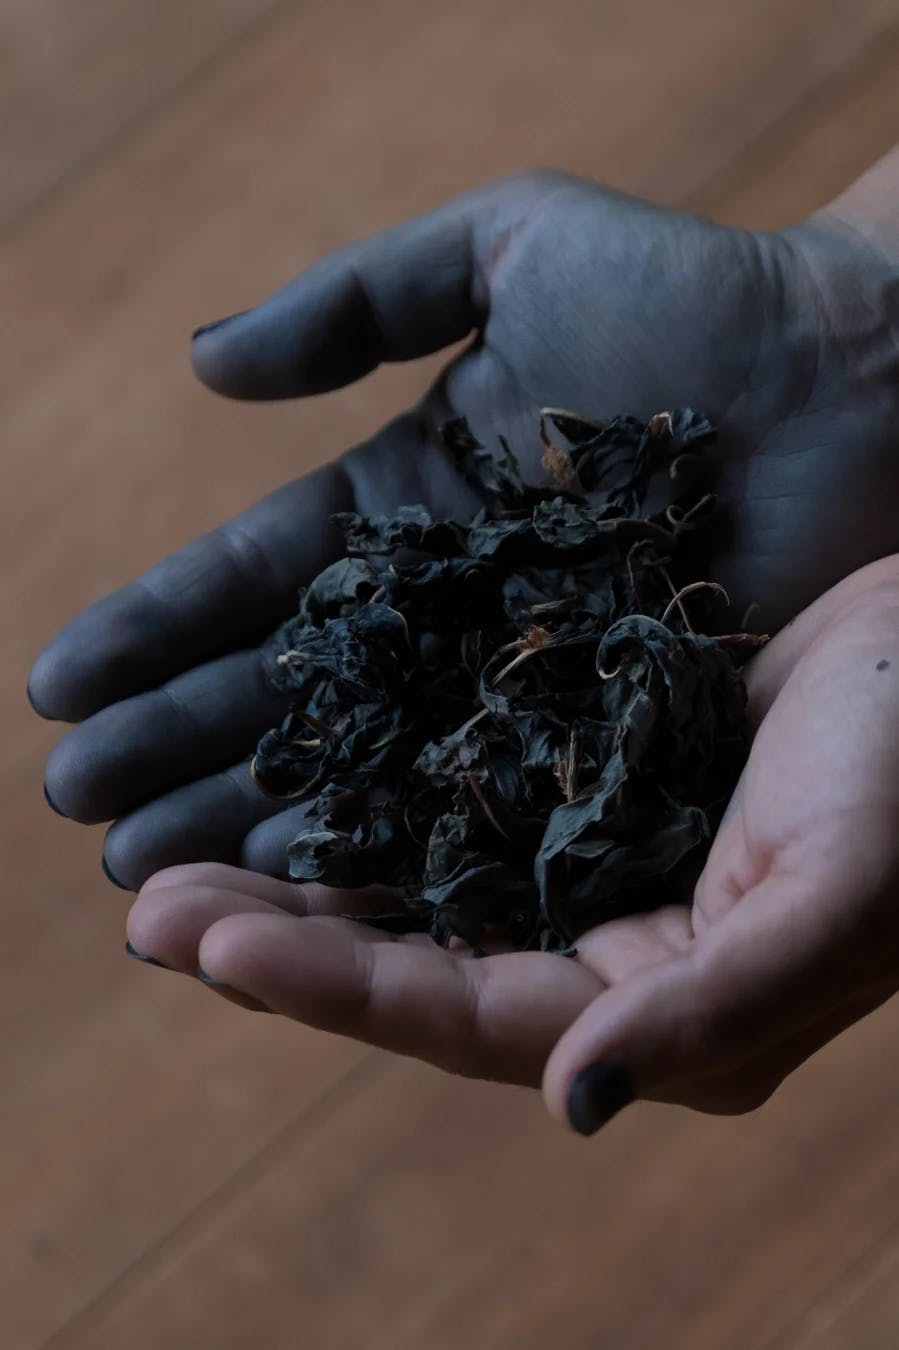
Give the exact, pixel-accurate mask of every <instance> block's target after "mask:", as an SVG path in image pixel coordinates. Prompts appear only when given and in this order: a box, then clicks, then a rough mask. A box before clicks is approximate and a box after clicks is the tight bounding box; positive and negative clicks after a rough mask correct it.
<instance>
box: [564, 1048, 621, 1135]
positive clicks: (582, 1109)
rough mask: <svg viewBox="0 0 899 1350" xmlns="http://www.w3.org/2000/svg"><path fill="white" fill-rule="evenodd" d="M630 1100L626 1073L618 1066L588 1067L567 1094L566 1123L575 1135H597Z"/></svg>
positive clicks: (592, 1065) (599, 1065) (591, 1065)
mask: <svg viewBox="0 0 899 1350" xmlns="http://www.w3.org/2000/svg"><path fill="white" fill-rule="evenodd" d="M633 1100H634V1090H633V1088H632V1087H631V1080H630V1078H629V1076H628V1072H627V1069H625V1068H624V1067H623V1066H622V1065H621V1064H590V1065H588V1067H587V1068H586V1069H581V1071H580V1073H579V1074H578V1075H577V1077H576V1078H575V1080H574V1082H573V1083H572V1084H571V1087H570V1089H569V1091H568V1119H569V1121H570V1122H571V1125H572V1128H573V1129H575V1130H577V1132H578V1134H588V1135H589V1134H596V1131H597V1130H599V1129H601V1128H602V1126H603V1125H605V1124H607V1123H608V1122H609V1121H610V1120H611V1119H612V1117H613V1116H617V1114H618V1112H619V1111H621V1110H622V1109H623V1108H624V1107H625V1106H630V1104H631V1102H632V1101H633Z"/></svg>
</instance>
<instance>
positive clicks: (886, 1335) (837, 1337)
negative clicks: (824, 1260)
mask: <svg viewBox="0 0 899 1350" xmlns="http://www.w3.org/2000/svg"><path fill="white" fill-rule="evenodd" d="M897 1329H899V1223H897V1224H895V1225H894V1227H893V1230H892V1232H891V1233H890V1234H889V1235H888V1236H887V1237H886V1238H885V1239H884V1240H883V1241H882V1242H879V1243H877V1244H876V1245H875V1244H872V1249H871V1250H870V1251H867V1252H865V1253H864V1254H863V1256H862V1257H860V1258H859V1259H858V1261H856V1262H855V1264H854V1265H853V1266H852V1268H851V1269H850V1270H848V1271H847V1272H846V1274H845V1275H844V1276H843V1278H842V1279H840V1280H838V1281H836V1283H835V1284H834V1285H832V1286H831V1287H830V1288H829V1289H827V1290H826V1291H825V1292H823V1293H822V1295H821V1297H820V1298H817V1299H815V1300H814V1302H813V1303H812V1304H811V1306H810V1307H809V1308H807V1309H806V1310H805V1312H804V1314H803V1315H802V1317H800V1318H798V1319H797V1321H796V1322H795V1323H793V1324H791V1325H790V1326H789V1327H787V1328H786V1329H785V1332H784V1334H783V1336H781V1337H779V1338H778V1340H777V1342H776V1344H775V1343H773V1342H772V1344H771V1347H770V1350H856V1347H864V1350H895V1346H896V1340H897ZM765 1350H769V1347H767V1346H766V1347H765Z"/></svg>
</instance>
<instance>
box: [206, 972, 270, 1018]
mask: <svg viewBox="0 0 899 1350" xmlns="http://www.w3.org/2000/svg"><path fill="white" fill-rule="evenodd" d="M197 979H198V980H202V981H203V983H204V984H208V985H209V988H210V989H214V990H215V992H216V993H217V994H219V995H221V997H222V998H226V999H227V1000H228V1002H229V1003H236V1004H237V1006H238V1008H247V1009H248V1010H249V1011H250V1012H264V1013H270V1012H271V1008H267V1007H266V1006H265V1004H264V1003H260V1002H259V1000H258V998H251V997H250V995H249V994H242V993H241V992H240V990H239V989H232V988H231V985H230V984H220V983H219V981H218V980H214V979H213V978H212V976H211V975H207V974H206V971H205V970H201V969H199V967H198V968H197Z"/></svg>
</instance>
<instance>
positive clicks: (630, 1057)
mask: <svg viewBox="0 0 899 1350" xmlns="http://www.w3.org/2000/svg"><path fill="white" fill-rule="evenodd" d="M748 677H749V678H748V683H749V690H750V713H751V721H752V723H753V725H754V727H755V728H756V730H755V735H754V739H753V743H752V749H751V753H750V757H749V761H748V763H747V766H746V769H745V771H744V773H743V776H742V778H741V780H740V783H739V785H738V787H737V789H736V792H735V794H734V797H733V799H732V801H731V803H730V806H729V809H728V812H727V814H726V817H725V820H724V822H723V824H722V826H721V828H720V830H719V832H718V835H717V836H716V839H715V842H714V845H713V847H712V850H711V853H710V855H709V858H708V860H707V863H706V866H705V869H704V871H703V872H702V874H701V876H700V878H699V881H698V884H697V886H696V889H695V894H694V897H693V902H692V905H683V906H678V907H669V908H665V909H661V910H658V911H656V912H654V913H644V914H640V915H637V916H633V917H630V918H623V919H618V920H615V921H613V922H610V923H607V924H604V925H602V926H600V927H598V928H596V929H594V930H592V931H591V932H589V933H586V934H584V935H583V937H582V938H581V939H580V940H579V941H578V951H577V956H576V957H575V958H573V959H572V958H566V957H562V956H556V955H550V954H544V953H505V954H496V955H491V956H487V957H485V958H482V959H474V958H473V957H472V956H471V955H470V954H469V953H468V952H467V951H465V950H462V949H458V950H455V951H445V950H443V949H442V948H440V947H438V946H436V945H435V944H434V943H432V942H431V940H430V939H429V938H426V937H423V936H420V935H418V936H411V937H408V938H399V937H390V936H388V935H386V934H384V933H383V932H380V931H378V930H376V929H373V928H367V927H365V925H364V924H362V923H358V922H355V921H354V920H353V919H350V918H347V917H343V916H345V915H346V914H348V913H354V912H355V913H359V914H361V915H364V913H365V912H366V909H368V910H371V909H372V908H374V909H378V908H382V907H383V901H382V900H379V899H378V898H377V897H376V896H367V895H365V894H364V893H357V894H355V895H354V894H352V893H349V892H342V893H341V892H337V891H328V890H326V889H325V888H323V887H320V886H310V887H304V886H294V885H290V884H288V883H285V882H282V881H278V880H276V879H273V878H271V877H266V876H260V875H256V874H254V873H251V872H246V871H241V870H238V869H236V868H230V867H225V866H221V865H215V864H200V865H196V866H189V867H180V868H174V869H170V870H167V871H163V872H161V873H160V874H158V875H157V876H154V877H153V878H151V879H150V880H149V881H148V882H147V883H146V885H145V886H144V887H143V889H142V891H141V893H140V895H139V896H138V898H137V900H136V901H135V903H134V905H133V908H132V910H131V913H130V916H129V919H128V936H129V939H130V941H131V943H132V944H133V946H134V948H135V949H136V950H137V951H138V952H140V953H141V954H143V955H144V956H149V957H152V958H154V959H155V960H157V961H160V962H162V963H163V964H164V965H166V966H168V967H170V968H171V969H173V970H178V971H182V972H184V973H185V974H187V975H196V974H197V973H198V971H199V970H202V971H203V973H204V976H205V977H207V978H208V979H211V980H212V981H215V982H216V984H217V986H218V988H219V989H220V990H221V991H222V992H224V993H225V994H226V995H228V994H232V995H234V993H235V991H236V997H237V998H238V999H242V1000H244V1001H247V1002H249V1004H250V1006H252V1005H253V1004H256V1005H259V1006H261V1007H264V1008H265V1009H266V1010H269V1011H272V1012H276V1013H280V1014H282V1015H284V1016H287V1017H292V1018H295V1019H296V1020H297V1021H300V1022H305V1023H308V1024H310V1025H312V1026H316V1027H321V1028H324V1029H325V1030H328V1031H333V1032H338V1033H340V1034H342V1035H346V1036H352V1037H355V1038H358V1039H360V1040H363V1041H368V1042H371V1043H373V1044H375V1045H379V1046H383V1047H386V1048H388V1049H391V1050H395V1051H398V1052H400V1053H402V1054H406V1055H412V1056H416V1057H418V1058H421V1059H425V1060H428V1061H430V1062H431V1063H433V1064H436V1065H439V1066H441V1067H442V1068H444V1069H448V1070H451V1071H453V1072H456V1073H461V1074H467V1075H471V1076H477V1077H488V1078H494V1079H499V1080H503V1081H509V1082H514V1083H522V1084H530V1085H536V1084H538V1083H539V1082H540V1081H541V1078H542V1081H543V1089H544V1093H545V1096H546V1100H547V1103H548V1105H549V1108H550V1110H551V1111H552V1112H553V1114H554V1115H556V1116H557V1117H559V1118H564V1117H566V1116H567V1117H568V1119H569V1121H570V1123H572V1124H573V1125H574V1126H575V1127H576V1128H578V1129H580V1130H581V1131H582V1132H585V1133H592V1132H593V1130H595V1129H596V1128H598V1126H599V1125H601V1124H602V1123H604V1121H605V1120H607V1119H608V1118H609V1117H610V1116H611V1115H612V1114H613V1113H614V1112H615V1110H617V1109H619V1108H620V1107H621V1106H623V1105H625V1104H626V1103H627V1102H628V1101H629V1100H630V1098H631V1097H632V1096H633V1095H636V1096H638V1097H641V1098H650V1099H654V1100H661V1101H670V1102H679V1103H683V1104H684V1105H687V1106H691V1107H695V1108H697V1109H700V1110H705V1111H714V1112H736V1111H743V1110H747V1109H749V1108H752V1107H754V1106H757V1105H759V1104H760V1103H761V1102H762V1101H764V1100H765V1099H766V1098H767V1097H768V1096H769V1095H770V1094H771V1092H773V1090H774V1089H775V1087H776V1086H777V1085H778V1084H779V1083H780V1082H781V1080H782V1079H783V1078H784V1077H785V1076H786V1075H787V1074H788V1073H790V1072H791V1070H792V1069H794V1068H795V1067H796V1066H797V1065H798V1064H800V1063H801V1062H802V1061H803V1060H804V1059H806V1058H807V1057H808V1056H809V1055H810V1054H812V1053H813V1052H814V1051H815V1050H816V1049H817V1048H819V1047H820V1046H821V1045H822V1044H824V1043H825V1042H826V1041H828V1040H829V1039H831V1038H832V1037H833V1036H835V1035H836V1034H837V1033H838V1032H839V1031H841V1030H842V1029H843V1028H845V1027H846V1026H848V1025H849V1024H850V1023H852V1022H854V1021H856V1020H857V1019H858V1018H860V1017H862V1016H863V1015H864V1014H865V1013H867V1012H869V1011H870V1010H871V1009H873V1008H874V1007H876V1006H877V1005H878V1004H880V1003H882V1002H883V1001H884V1000H885V999H886V998H888V997H889V996H890V995H891V994H892V993H893V992H895V990H896V989H897V987H899V929H897V925H896V922H895V909H896V893H897V885H899V828H897V827H899V558H891V559H887V560H885V561H883V562H880V563H876V564H874V565H872V566H871V567H868V568H865V569H863V570H862V571H860V572H858V573H856V574H854V575H853V576H851V577H850V578H848V579H847V580H846V581H844V582H843V583H841V584H840V585H839V586H837V587H836V588H835V589H834V590H832V591H831V592H829V593H828V594H827V595H826V596H824V597H822V598H821V599H820V600H818V601H817V602H816V603H815V604H814V605H812V606H811V608H809V609H807V610H806V611H805V612H804V613H803V614H801V615H800V617H799V618H798V619H797V620H796V621H795V623H793V624H792V625H790V626H789V627H787V628H785V629H784V630H783V631H782V632H781V633H780V634H779V635H778V636H777V637H776V638H775V639H774V641H773V642H772V643H771V644H770V646H768V647H767V648H766V649H765V650H763V651H762V652H761V653H760V654H759V655H758V656H756V657H755V658H754V659H753V661H752V663H751V665H750V667H749V671H748Z"/></svg>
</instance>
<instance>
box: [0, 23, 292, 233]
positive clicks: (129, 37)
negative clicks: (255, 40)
mask: <svg viewBox="0 0 899 1350" xmlns="http://www.w3.org/2000/svg"><path fill="white" fill-rule="evenodd" d="M284 7H285V5H284V0H217V3H216V4H215V5H209V4H207V3H205V0H155V3H153V4H147V3H146V0H80V3H79V4H77V5H73V4H71V3H69V0H2V2H0V230H2V228H3V226H4V225H6V224H8V223H9V222H10V221H13V220H15V219H17V218H19V217H21V216H22V215H23V214H24V213H26V212H27V211H28V210H29V208H32V207H34V206H35V205H36V204H37V203H38V202H39V201H40V200H41V199H42V198H43V197H45V196H46V195H47V193H48V192H52V190H53V189H54V188H55V187H58V185H59V184H60V182H61V181H62V180H63V179H65V178H67V177H68V176H70V175H72V174H77V173H78V171H79V169H80V168H81V167H82V166H83V165H84V163H85V162H86V161H87V160H89V159H90V158H91V157H92V156H95V155H97V154H98V153H101V152H102V150H103V147H104V146H108V145H109V144H110V142H111V141H113V140H114V139H115V137H116V136H117V135H119V134H120V133H121V132H122V130H123V129H124V128H126V127H128V126H129V124H131V123H133V122H134V120H135V119H137V118H140V117H146V116H147V115H148V113H151V112H152V110H153V109H154V108H155V107H157V106H158V105H159V103H160V102H163V101H165V100H166V99H168V98H169V97H171V95H172V93H173V92H174V91H175V90H177V89H178V88H179V87H180V86H182V85H183V84H184V83H185V81H187V80H189V79H190V78H191V77H192V76H194V75H196V74H197V72H198V71H199V70H201V69H203V68H204V67H205V66H206V65H207V63H208V62H210V61H212V60H214V59H215V58H216V57H217V56H220V55H221V53H222V52H224V51H227V49H228V48H229V47H230V45H231V44H232V43H233V42H235V41H239V40H241V39H242V38H245V37H246V36H247V35H248V34H250V33H252V32H253V31H254V30H256V29H257V28H258V27H259V25H260V24H261V23H264V22H265V21H266V19H267V18H269V17H270V16H271V15H273V14H274V13H276V12H277V11H278V10H279V9H283V8H284Z"/></svg>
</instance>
